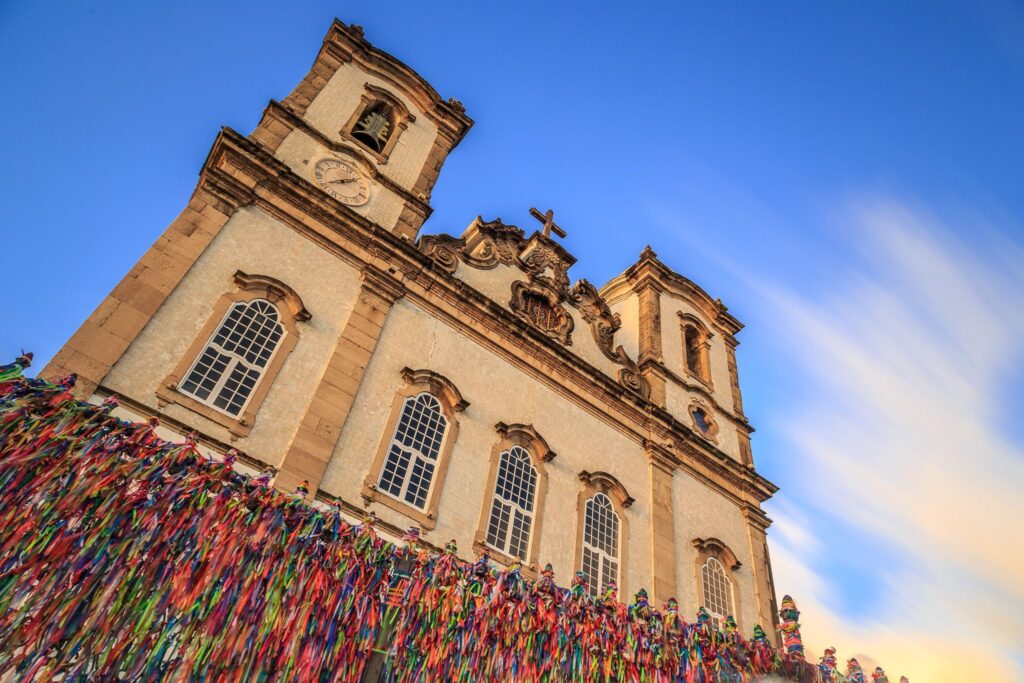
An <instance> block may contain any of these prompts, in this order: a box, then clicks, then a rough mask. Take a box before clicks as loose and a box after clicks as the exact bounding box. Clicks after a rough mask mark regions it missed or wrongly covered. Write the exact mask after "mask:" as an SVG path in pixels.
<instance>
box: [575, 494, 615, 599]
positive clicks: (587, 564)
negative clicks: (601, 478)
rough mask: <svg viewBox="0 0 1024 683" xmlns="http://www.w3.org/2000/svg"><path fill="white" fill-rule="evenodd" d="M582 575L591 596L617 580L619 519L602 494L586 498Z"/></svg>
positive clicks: (608, 500) (609, 501)
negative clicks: (584, 577)
mask: <svg viewBox="0 0 1024 683" xmlns="http://www.w3.org/2000/svg"><path fill="white" fill-rule="evenodd" d="M582 566H583V572H584V574H586V576H587V585H588V586H589V587H590V593H591V595H598V594H599V593H601V592H603V591H604V589H605V588H606V587H607V586H608V582H609V581H615V582H616V583H618V581H619V516H618V515H617V514H615V508H613V507H612V501H611V500H610V499H609V498H608V496H606V495H605V494H603V493H598V494H596V495H594V496H593V497H592V498H589V499H587V503H586V510H585V512H584V517H583V557H582Z"/></svg>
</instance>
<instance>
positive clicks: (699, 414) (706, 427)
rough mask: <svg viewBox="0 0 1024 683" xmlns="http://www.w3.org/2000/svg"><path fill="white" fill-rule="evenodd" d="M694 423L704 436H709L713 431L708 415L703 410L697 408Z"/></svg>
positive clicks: (694, 412)
mask: <svg viewBox="0 0 1024 683" xmlns="http://www.w3.org/2000/svg"><path fill="white" fill-rule="evenodd" d="M693 423H694V424H695V425H697V429H699V430H700V431H701V433H702V434H707V433H708V432H709V431H711V423H709V422H708V414H707V413H705V412H704V409H703V408H697V409H696V410H694V411H693Z"/></svg>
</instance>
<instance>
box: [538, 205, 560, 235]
mask: <svg viewBox="0 0 1024 683" xmlns="http://www.w3.org/2000/svg"><path fill="white" fill-rule="evenodd" d="M530 215H531V216H533V217H534V218H536V219H537V220H539V221H540V222H541V223H543V224H544V236H545V237H547V238H548V239H551V233H552V232H554V233H555V234H556V235H558V236H559V237H565V236H566V232H565V230H563V229H562V228H561V227H559V226H557V225H555V212H554V211H552V210H551V209H548V211H547V213H541V212H540V211H538V210H537V209H534V208H531V209H530Z"/></svg>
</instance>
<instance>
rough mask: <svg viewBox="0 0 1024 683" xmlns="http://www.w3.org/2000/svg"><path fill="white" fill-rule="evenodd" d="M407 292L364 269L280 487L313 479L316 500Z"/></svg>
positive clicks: (287, 459)
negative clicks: (388, 324) (387, 324)
mask: <svg viewBox="0 0 1024 683" xmlns="http://www.w3.org/2000/svg"><path fill="white" fill-rule="evenodd" d="M404 293H405V287H404V286H403V285H402V284H401V282H399V281H398V280H396V279H395V278H394V277H392V276H391V275H389V274H387V273H385V272H384V271H381V270H379V269H377V268H375V267H373V266H369V265H368V266H366V267H365V268H364V269H363V282H362V287H361V288H360V290H359V295H358V297H357V298H356V304H355V306H354V307H353V308H352V313H351V314H350V315H349V318H348V321H347V322H346V323H345V327H344V329H343V330H342V331H341V335H340V336H339V338H338V344H337V346H336V347H335V349H334V353H333V354H332V355H331V359H330V360H329V361H328V363H327V369H326V370H325V371H324V375H323V377H321V378H320V384H319V385H318V386H317V388H316V391H315V393H314V394H313V400H312V401H310V404H309V408H308V409H307V410H306V414H305V416H303V418H302V422H301V423H300V424H299V429H298V431H297V432H296V434H295V438H294V440H293V441H292V444H291V446H290V447H289V449H288V453H287V454H286V455H285V458H284V462H282V464H281V472H280V474H278V476H277V480H276V481H275V485H276V486H277V488H279V489H281V490H282V491H286V492H292V491H294V490H295V487H296V486H298V484H299V483H300V482H301V481H303V480H308V481H309V496H310V498H312V497H313V496H315V495H316V490H317V489H318V488H319V487H320V482H321V481H322V480H323V476H324V472H325V471H326V469H327V464H328V462H330V459H331V454H332V453H333V452H334V447H335V446H336V445H337V443H338V437H339V435H340V434H341V428H342V427H343V426H344V425H345V420H346V419H347V418H348V414H349V411H350V410H351V409H352V403H353V401H354V400H355V397H356V392H357V391H359V386H360V384H362V381H363V375H364V374H365V373H366V366H367V365H369V363H370V358H371V357H372V356H373V352H374V349H376V347H377V342H378V340H379V339H380V333H381V330H382V329H383V327H384V321H385V320H386V319H387V315H388V312H389V311H390V310H391V305H392V304H393V303H394V302H395V301H397V300H398V299H399V298H400V297H401V296H402V295H403V294H404Z"/></svg>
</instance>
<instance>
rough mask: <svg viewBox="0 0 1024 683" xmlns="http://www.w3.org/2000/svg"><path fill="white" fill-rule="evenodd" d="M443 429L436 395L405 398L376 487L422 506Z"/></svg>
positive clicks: (442, 420) (442, 436)
mask: <svg viewBox="0 0 1024 683" xmlns="http://www.w3.org/2000/svg"><path fill="white" fill-rule="evenodd" d="M447 430H448V420H446V419H445V416H444V415H443V414H442V412H441V404H440V403H438V401H437V399H436V398H434V397H433V396H431V395H430V394H428V393H426V392H424V393H421V394H417V395H416V396H411V397H409V398H407V399H406V400H405V405H404V406H403V407H402V415H401V417H400V418H399V420H398V425H397V426H396V428H395V434H394V436H393V437H392V439H391V445H390V447H389V448H388V454H387V457H386V458H385V460H384V465H383V467H381V471H380V479H379V481H378V482H377V488H378V489H380V490H381V491H384V492H385V493H387V494H389V495H391V496H394V497H395V498H397V499H399V500H401V501H403V502H405V503H408V504H409V505H412V506H413V507H415V508H418V509H420V510H423V509H425V508H426V503H427V494H428V493H429V491H430V484H431V482H432V481H433V479H434V472H435V471H436V469H437V464H438V456H439V455H440V453H441V444H442V443H443V441H444V436H445V432H446V431H447Z"/></svg>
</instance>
